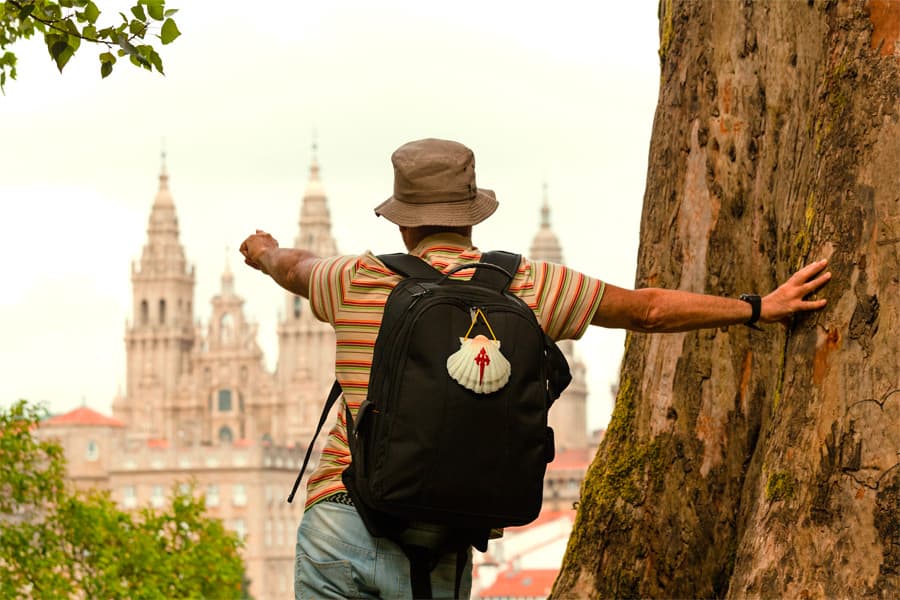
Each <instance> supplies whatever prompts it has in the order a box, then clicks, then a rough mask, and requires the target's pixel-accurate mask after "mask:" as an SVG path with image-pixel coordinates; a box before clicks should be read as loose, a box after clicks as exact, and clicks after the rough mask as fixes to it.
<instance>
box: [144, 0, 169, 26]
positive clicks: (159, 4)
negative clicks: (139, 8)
mask: <svg viewBox="0 0 900 600" xmlns="http://www.w3.org/2000/svg"><path fill="white" fill-rule="evenodd" d="M144 4H146V5H147V14H148V15H150V18H152V19H155V20H157V21H162V20H163V19H164V18H166V17H167V16H168V15H166V14H165V11H164V10H163V6H164V3H163V1H162V0H144Z"/></svg>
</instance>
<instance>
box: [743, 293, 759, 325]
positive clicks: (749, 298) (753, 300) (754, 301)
mask: <svg viewBox="0 0 900 600" xmlns="http://www.w3.org/2000/svg"><path fill="white" fill-rule="evenodd" d="M740 299H741V300H743V301H744V302H746V303H747V304H749V305H750V311H751V312H750V319H749V320H747V321H746V322H745V323H744V325H746V326H747V327H752V328H753V329H759V327H758V326H757V325H756V322H757V321H759V316H760V313H761V312H762V298H760V297H759V296H758V295H757V294H741V295H740Z"/></svg>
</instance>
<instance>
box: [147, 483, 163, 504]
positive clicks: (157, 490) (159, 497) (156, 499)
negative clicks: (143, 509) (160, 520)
mask: <svg viewBox="0 0 900 600" xmlns="http://www.w3.org/2000/svg"><path fill="white" fill-rule="evenodd" d="M165 500H166V497H165V492H164V491H163V486H161V485H154V486H153V493H152V494H151V495H150V505H151V506H153V508H161V507H162V505H163V503H164V502H165Z"/></svg>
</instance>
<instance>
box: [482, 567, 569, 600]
mask: <svg viewBox="0 0 900 600" xmlns="http://www.w3.org/2000/svg"><path fill="white" fill-rule="evenodd" d="M557 573H559V571H557V570H556V569H530V570H524V571H504V572H503V573H500V574H499V575H498V576H497V580H496V581H494V583H493V584H492V585H491V586H490V587H489V588H487V589H484V590H481V592H479V596H481V597H482V598H484V599H485V600H487V599H488V598H546V597H547V596H549V595H550V590H552V589H553V582H554V581H555V580H556V575H557Z"/></svg>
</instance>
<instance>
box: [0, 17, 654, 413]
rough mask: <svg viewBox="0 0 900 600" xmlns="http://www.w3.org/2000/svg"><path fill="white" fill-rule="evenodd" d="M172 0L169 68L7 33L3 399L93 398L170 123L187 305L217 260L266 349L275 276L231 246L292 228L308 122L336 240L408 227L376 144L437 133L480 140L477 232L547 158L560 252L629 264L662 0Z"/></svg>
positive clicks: (535, 189)
mask: <svg viewBox="0 0 900 600" xmlns="http://www.w3.org/2000/svg"><path fill="white" fill-rule="evenodd" d="M170 2H171V3H172V6H176V7H177V6H179V5H181V12H179V13H178V15H176V17H177V21H178V25H179V28H180V29H181V31H182V33H183V35H182V37H181V38H179V39H178V40H177V41H176V42H175V43H174V44H172V45H170V46H167V47H164V48H163V49H162V51H161V54H162V57H163V60H164V62H165V67H166V73H167V74H166V76H165V77H162V76H159V75H157V74H155V73H153V74H150V73H148V72H146V71H143V70H138V69H136V68H133V67H131V66H130V65H127V64H124V63H120V64H119V65H117V66H116V68H115V71H114V72H113V74H112V75H111V76H110V77H109V78H107V79H106V80H102V81H101V79H100V76H99V62H98V60H97V58H96V54H97V51H96V50H95V49H94V48H91V47H89V46H87V45H83V46H82V49H81V51H80V54H79V55H78V56H76V57H75V58H73V59H72V61H71V62H70V64H69V65H67V67H66V69H65V73H64V74H63V75H62V76H60V75H59V74H58V72H57V71H56V68H55V66H54V65H53V63H52V62H51V60H50V57H49V55H48V54H47V51H46V48H45V47H43V46H42V42H40V41H37V40H32V41H29V42H23V43H20V44H18V45H17V46H16V47H15V48H13V49H14V50H15V51H16V53H17V54H18V55H19V78H18V80H16V81H13V82H8V83H7V88H6V95H5V96H0V139H2V142H0V228H2V234H3V244H2V247H3V248H4V249H5V251H4V253H3V254H4V256H3V257H2V259H0V281H2V286H3V292H2V294H0V402H2V403H3V404H8V403H9V402H11V401H14V400H15V399H17V398H28V399H31V400H38V401H45V402H47V404H48V405H49V407H50V408H51V410H52V411H54V412H60V411H65V410H69V409H71V408H74V407H76V406H78V405H80V404H81V403H82V401H83V402H85V403H86V404H87V405H88V406H90V407H92V408H95V409H97V410H100V411H102V412H105V413H107V414H108V413H109V412H110V407H111V402H112V398H113V396H114V395H115V393H116V390H117V389H118V388H120V387H122V386H124V364H125V359H124V355H125V349H124V342H123V336H124V333H125V322H126V319H128V318H130V316H131V315H130V310H131V283H130V279H129V278H130V264H131V262H132V261H133V260H137V259H139V258H140V253H141V249H142V246H143V244H144V242H145V240H146V227H147V218H148V216H149V211H150V206H151V204H152V201H153V198H154V196H155V194H156V190H157V176H158V172H159V165H160V160H159V155H160V151H161V148H162V145H163V140H165V141H164V144H165V150H166V152H167V155H168V160H167V163H168V170H169V173H170V175H171V181H170V189H171V191H172V194H173V196H174V199H175V205H176V208H177V213H178V218H179V222H180V226H181V242H182V244H183V246H184V247H185V250H186V253H187V257H188V260H189V262H191V263H192V264H194V265H196V269H197V285H196V292H195V307H196V308H195V310H196V318H198V319H201V320H202V321H203V322H204V324H205V323H206V322H207V320H208V317H209V314H210V305H209V299H210V298H211V297H212V295H213V294H215V293H216V292H217V291H218V289H219V278H220V276H221V273H222V270H223V268H224V265H225V263H226V261H230V264H231V266H232V269H233V271H234V272H235V285H236V288H237V291H238V293H239V294H241V295H242V296H244V297H245V298H246V300H247V302H246V305H245V310H246V312H247V314H248V316H250V318H251V319H253V320H255V321H257V322H258V323H259V330H260V335H259V341H260V344H261V346H262V347H263V349H264V351H265V353H266V360H267V363H268V365H269V366H270V368H271V367H274V362H275V358H276V353H277V337H276V334H275V326H276V322H277V318H278V310H279V308H280V307H281V306H282V300H281V298H282V295H281V292H280V291H279V289H278V288H277V287H276V286H275V285H274V284H273V283H271V282H270V281H267V280H266V279H265V278H264V277H263V276H261V275H259V274H258V273H256V272H254V271H251V270H250V269H249V268H247V267H245V266H243V264H242V263H241V262H240V256H239V254H238V253H237V247H238V246H239V245H240V243H241V241H242V240H243V239H244V237H246V235H248V234H249V233H251V232H252V231H253V230H254V229H255V228H260V229H265V230H267V231H269V232H271V233H272V234H273V235H275V237H276V238H277V239H279V241H281V242H282V243H283V244H286V245H288V244H291V243H292V242H293V239H294V236H295V235H296V233H297V221H298V217H299V210H300V200H301V198H302V195H303V190H304V187H305V184H306V180H307V177H308V167H309V161H310V156H311V150H310V148H311V144H312V141H313V136H314V135H315V136H316V138H317V140H318V147H319V151H318V156H319V162H320V165H321V168H322V179H323V182H324V185H325V189H326V192H327V194H328V199H329V203H330V207H331V214H332V221H333V230H334V235H335V237H336V239H337V241H338V248H339V250H340V251H341V252H342V253H348V254H349V253H353V254H356V253H360V252H363V251H365V250H367V249H371V250H373V251H375V252H377V253H380V252H395V251H399V250H401V249H402V245H401V242H400V239H399V236H398V234H397V232H396V229H395V227H394V226H392V225H391V224H390V223H388V222H386V221H384V220H383V219H377V218H376V217H375V216H374V214H373V212H372V209H373V208H374V206H375V205H376V204H378V203H379V202H381V201H382V200H384V199H385V198H387V197H388V196H389V195H390V193H391V188H392V171H391V165H390V154H391V152H392V151H393V150H394V149H395V148H396V147H398V146H399V145H401V144H403V143H404V142H407V141H409V140H413V139H418V138H423V137H443V138H449V139H455V140H458V141H460V142H463V143H464V144H466V145H468V146H469V147H470V148H472V149H473V150H474V151H475V156H476V163H477V167H476V172H477V177H478V184H479V186H480V187H486V188H490V189H493V190H495V191H496V193H497V197H498V200H499V201H500V208H499V209H498V211H497V212H496V213H495V214H494V216H493V217H491V218H490V219H489V220H488V221H486V222H485V223H484V224H482V225H480V226H478V227H477V228H476V229H475V233H474V239H475V243H476V245H478V246H479V247H481V248H483V249H506V250H513V251H519V252H523V253H527V251H528V248H529V246H530V244H531V240H532V238H533V236H534V234H535V233H536V231H537V228H538V223H539V214H540V213H539V210H540V205H541V196H542V184H543V183H544V182H546V183H547V185H548V189H549V198H550V204H551V208H552V217H551V219H552V225H553V228H554V230H555V231H556V233H557V234H558V236H559V238H560V240H561V243H562V246H563V253H564V257H565V259H566V262H567V263H568V264H570V265H572V266H574V267H576V268H578V269H581V270H583V271H585V272H587V273H589V274H591V275H594V276H596V277H599V278H601V279H604V280H606V281H608V282H610V283H613V284H616V285H620V286H624V287H631V286H632V284H633V281H634V272H635V261H636V253H637V245H638V237H639V227H640V212H641V205H642V197H643V191H644V183H645V178H646V165H647V153H648V148H649V139H650V129H651V124H652V119H653V112H654V109H655V105H656V99H657V88H658V82H659V63H658V58H657V54H656V49H657V40H658V33H657V18H656V10H657V2H656V0H639V1H637V0H618V1H611V2H603V3H598V2H594V3H589V2H583V1H582V2H560V1H557V2H554V3H537V2H517V3H515V4H513V3H512V2H495V3H489V2H484V1H482V2H470V1H456V2H440V3H438V2H412V1H410V2H393V1H391V2H387V1H384V0H381V1H379V2H364V1H353V2H351V1H336V2H319V3H308V2H281V1H273V2H266V3H263V4H259V5H254V4H248V3H246V2H234V1H231V0H229V1H216V2H211V1H200V0H193V1H191V2H184V1H181V2H177V1H176V0H170ZM102 8H103V5H102V3H101V9H102ZM106 16H107V15H106V14H104V17H106ZM314 132H315V134H314ZM623 342H624V334H623V333H622V332H610V331H600V330H596V328H592V330H591V331H590V332H589V333H588V334H587V335H586V336H585V338H584V340H583V341H582V342H579V345H578V348H579V351H580V353H581V355H582V357H583V359H584V361H585V362H586V364H587V368H588V376H589V385H590V389H591V396H590V401H589V422H590V425H591V426H592V427H600V426H604V425H605V424H606V422H607V420H608V418H609V414H610V411H611V405H612V401H611V397H610V393H609V388H610V385H611V384H614V383H615V381H616V379H617V376H618V368H619V361H620V359H621V355H622V347H623ZM323 400H324V398H323Z"/></svg>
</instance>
